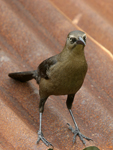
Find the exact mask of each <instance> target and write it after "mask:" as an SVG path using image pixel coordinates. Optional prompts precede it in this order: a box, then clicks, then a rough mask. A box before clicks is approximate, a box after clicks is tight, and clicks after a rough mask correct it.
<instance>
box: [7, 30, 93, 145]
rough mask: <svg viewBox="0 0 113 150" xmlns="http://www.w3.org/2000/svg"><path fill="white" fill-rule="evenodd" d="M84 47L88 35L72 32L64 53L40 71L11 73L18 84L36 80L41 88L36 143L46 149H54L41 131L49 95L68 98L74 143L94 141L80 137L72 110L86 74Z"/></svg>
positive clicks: (51, 60) (44, 63) (50, 59)
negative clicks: (49, 147) (41, 143)
mask: <svg viewBox="0 0 113 150" xmlns="http://www.w3.org/2000/svg"><path fill="white" fill-rule="evenodd" d="M85 45H86V34H85V33H84V32H82V31H79V30H76V31H72V32H70V33H69V34H68V36H67V40H66V44H65V46H64V48H63V50H62V52H60V53H59V54H57V55H55V56H52V57H50V58H48V59H46V60H44V61H43V62H42V63H41V64H40V65H39V66H38V68H37V70H34V71H26V72H14V73H9V77H11V78H13V79H15V80H19V81H21V82H26V81H28V80H31V79H35V80H36V82H37V83H38V84H39V94H40V103H39V112H40V125H39V131H38V140H37V143H38V142H39V141H40V140H42V141H43V142H44V143H45V144H46V145H47V146H49V145H51V146H52V144H51V143H49V142H48V141H47V140H46V139H45V138H44V136H43V133H42V129H41V125H42V124H41V122H42V114H43V112H44V105H45V102H46V100H47V98H48V97H49V96H50V95H67V101H66V105H67V108H68V110H69V112H70V115H71V117H72V120H73V122H74V125H75V129H73V128H72V127H71V125H70V124H67V125H68V127H69V129H70V130H71V131H72V133H73V134H74V137H73V142H75V139H76V136H77V135H78V136H79V137H80V140H81V141H82V142H83V144H86V142H85V141H84V139H83V138H85V139H86V140H92V139H90V138H88V137H86V136H84V135H83V134H81V132H80V130H79V128H78V126H77V123H76V122H75V119H74V116H73V113H72V110H71V108H72V103H73V100H74V96H75V94H76V93H77V91H78V90H79V89H80V87H81V86H82V84H83V81H84V78H85V75H86V72H87V62H86V59H85V55H84V47H85Z"/></svg>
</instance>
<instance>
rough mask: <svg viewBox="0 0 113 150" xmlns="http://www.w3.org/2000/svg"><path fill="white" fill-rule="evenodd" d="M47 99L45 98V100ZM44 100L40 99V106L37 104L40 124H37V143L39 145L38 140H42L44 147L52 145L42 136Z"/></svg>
mask: <svg viewBox="0 0 113 150" xmlns="http://www.w3.org/2000/svg"><path fill="white" fill-rule="evenodd" d="M46 99H47V98H46ZM46 99H41V100H40V104H39V110H40V124H39V130H38V140H37V143H39V141H40V140H42V142H43V143H44V144H45V145H46V146H52V147H53V145H52V144H51V143H49V142H48V141H47V140H46V139H45V138H44V135H43V133H42V114H43V111H44V104H45V101H46Z"/></svg>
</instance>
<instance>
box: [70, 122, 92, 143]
mask: <svg viewBox="0 0 113 150" xmlns="http://www.w3.org/2000/svg"><path fill="white" fill-rule="evenodd" d="M67 125H68V128H69V129H70V130H71V131H72V133H73V134H74V137H73V143H75V141H76V136H77V135H78V136H79V138H80V140H81V141H82V143H83V144H84V145H86V142H85V141H84V139H86V140H88V141H90V140H91V141H93V140H92V139H90V138H88V137H86V136H84V135H83V134H81V132H80V130H79V129H75V130H74V129H73V128H72V127H71V125H70V124H69V123H67ZM83 138H84V139H83Z"/></svg>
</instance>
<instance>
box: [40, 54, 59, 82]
mask: <svg viewBox="0 0 113 150" xmlns="http://www.w3.org/2000/svg"><path fill="white" fill-rule="evenodd" d="M56 63H57V55H55V56H53V57H50V58H48V59H46V60H44V61H43V62H42V63H41V64H40V65H39V66H38V77H39V81H40V79H41V78H45V79H49V77H48V75H47V71H48V70H49V68H50V67H51V66H52V65H54V64H56ZM39 81H38V82H39Z"/></svg>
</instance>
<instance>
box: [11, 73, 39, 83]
mask: <svg viewBox="0 0 113 150" xmlns="http://www.w3.org/2000/svg"><path fill="white" fill-rule="evenodd" d="M8 76H9V77H11V78H12V79H15V80H18V81H21V82H26V81H29V80H31V79H36V76H37V70H34V71H25V72H14V73H9V74H8Z"/></svg>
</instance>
